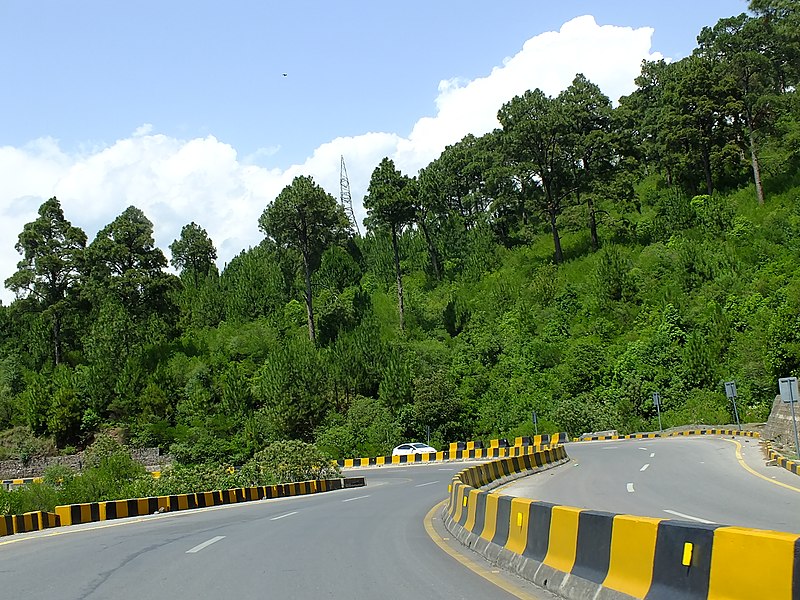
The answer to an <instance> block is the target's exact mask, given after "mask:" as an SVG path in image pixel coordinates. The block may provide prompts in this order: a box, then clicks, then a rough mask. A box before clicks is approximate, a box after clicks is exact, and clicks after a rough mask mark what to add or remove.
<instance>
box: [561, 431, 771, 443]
mask: <svg viewBox="0 0 800 600" xmlns="http://www.w3.org/2000/svg"><path fill="white" fill-rule="evenodd" d="M687 435H739V436H743V437H752V438H759V437H761V434H760V433H759V432H757V431H744V430H739V429H687V430H686V431H670V432H668V433H660V432H648V433H629V434H627V435H582V436H580V437H576V438H573V439H572V441H573V442H597V441H604V440H641V439H648V438H666V437H679V436H687Z"/></svg>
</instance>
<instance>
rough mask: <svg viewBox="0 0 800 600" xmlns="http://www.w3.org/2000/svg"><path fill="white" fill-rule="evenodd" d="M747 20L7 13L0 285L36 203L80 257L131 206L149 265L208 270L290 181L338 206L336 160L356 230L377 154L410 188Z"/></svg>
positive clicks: (618, 10) (362, 6)
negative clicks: (723, 26)
mask: <svg viewBox="0 0 800 600" xmlns="http://www.w3.org/2000/svg"><path fill="white" fill-rule="evenodd" d="M746 8H747V3H746V2H744V1H740V0H724V1H723V0H703V1H702V2H698V1H694V2H688V1H685V0H673V1H671V2H644V1H640V2H634V1H631V0H625V1H616V2H614V1H602V2H601V1H598V0H595V1H593V2H588V1H572V2H571V1H562V2H537V1H534V0H528V1H521V0H510V1H504V2H493V3H488V2H480V3H479V2H470V1H468V0H462V1H461V2H445V1H440V2H431V1H430V0H428V1H427V2H421V1H417V0H410V1H405V2H395V3H387V2H375V1H372V2H366V1H364V2H347V1H343V2H339V3H330V2H308V1H295V2H284V3H280V4H276V3H274V2H256V1H250V0H243V1H234V2H227V3H222V2H208V1H205V0H194V1H192V2H186V1H183V0H170V1H166V2H165V1H163V0H161V1H158V2H155V1H140V2H135V3H121V2H108V1H107V0H103V1H97V0H83V1H80V2H71V3H68V2H63V0H51V1H36V0H3V2H2V3H0V88H1V89H2V90H3V92H2V93H0V181H1V182H3V183H0V280H4V279H5V278H6V277H8V276H9V275H10V274H11V273H13V271H14V268H15V267H14V266H15V263H16V261H17V260H18V259H19V256H18V255H17V254H16V252H15V251H14V248H13V246H14V243H15V242H16V237H17V235H18V234H19V232H20V231H21V228H22V225H23V224H24V223H25V222H28V221H30V220H32V219H33V218H35V216H36V210H37V208H38V206H39V205H40V204H41V202H42V201H44V200H45V199H46V198H48V197H50V196H52V195H57V196H58V197H59V199H60V200H61V201H62V205H63V207H64V209H65V212H66V216H67V218H68V219H70V220H71V221H72V222H73V223H74V224H76V225H79V226H81V227H83V228H84V229H85V230H86V232H87V234H88V235H89V238H90V240H91V239H92V238H93V236H94V234H95V233H96V232H97V230H99V229H100V228H101V227H103V226H104V225H105V224H107V223H108V222H110V221H111V220H113V218H114V217H116V216H117V215H118V214H119V213H120V212H122V210H124V208H125V207H126V206H128V205H130V204H135V205H136V206H139V207H140V208H142V209H143V210H144V211H145V213H146V214H147V215H148V216H149V217H150V219H151V220H153V221H154V223H155V225H156V241H157V243H158V245H159V246H160V247H162V248H163V249H164V250H165V251H166V248H167V246H168V245H169V243H170V242H171V241H172V240H173V239H174V238H175V237H177V235H178V234H179V232H180V228H181V226H182V225H184V224H185V223H188V222H189V221H195V222H197V223H199V224H200V225H202V226H203V227H205V228H206V229H208V230H209V234H210V235H211V236H212V239H214V241H215V243H216V244H217V247H218V249H219V251H220V252H219V253H220V263H221V266H222V264H224V262H226V261H228V260H230V258H232V257H233V256H234V255H235V254H237V253H238V252H240V251H241V250H242V249H244V248H246V247H248V246H251V245H254V244H257V243H258V242H259V241H260V239H261V235H260V233H259V232H258V229H257V224H256V221H257V218H258V215H259V214H260V213H261V211H263V209H264V207H265V206H266V204H267V203H268V202H269V201H271V199H272V198H274V197H275V195H277V193H278V192H279V191H280V189H281V188H282V187H283V186H284V185H286V184H287V183H289V182H290V181H291V178H292V177H294V176H296V175H298V174H311V175H313V176H314V177H315V179H316V180H317V181H318V182H319V183H320V184H321V185H323V186H324V187H325V188H326V189H327V190H328V191H329V192H330V193H332V194H333V195H334V196H338V194H339V189H338V182H339V178H338V168H339V156H340V155H344V156H345V160H346V161H347V166H348V173H349V174H350V179H351V185H352V187H353V198H354V201H355V202H356V204H357V205H358V206H357V207H356V210H357V212H361V209H360V200H361V197H362V196H363V193H364V191H365V190H366V186H367V184H368V181H369V175H370V173H371V171H372V169H373V168H374V167H375V166H376V165H377V163H378V162H379V161H380V159H381V158H382V157H383V156H391V157H392V158H393V159H394V160H395V162H396V163H397V164H398V166H399V167H400V168H401V169H402V170H403V171H404V172H406V173H408V174H409V175H414V174H416V172H417V170H418V169H419V168H420V167H422V166H424V165H425V164H427V162H429V161H430V160H431V159H433V158H435V157H436V156H437V155H438V153H439V152H441V150H442V148H443V147H444V145H445V144H449V143H453V142H455V141H457V140H458V139H460V138H461V137H463V136H464V135H465V134H467V133H475V134H478V135H479V134H482V133H484V132H485V131H488V130H490V129H491V128H493V126H494V115H495V114H496V111H497V109H498V108H499V107H500V105H501V104H502V103H503V102H505V101H507V100H509V99H510V98H511V97H513V96H514V95H515V94H518V93H521V92H522V91H524V90H525V89H529V88H533V87H541V88H542V89H544V90H545V91H546V92H548V93H551V94H555V93H557V92H558V91H559V90H560V89H563V87H564V86H565V85H566V84H568V83H569V81H570V80H571V79H572V77H573V76H574V75H575V73H576V72H579V71H580V72H584V73H585V74H586V75H587V76H588V77H589V78H590V79H592V80H593V81H595V82H596V83H598V84H599V85H600V86H601V88H602V89H603V90H604V91H605V92H606V94H608V95H609V96H610V97H611V98H612V99H614V100H616V99H617V98H618V97H619V95H621V94H625V93H629V92H630V91H632V89H633V84H632V80H633V77H635V75H636V74H637V73H638V65H639V64H640V62H641V60H642V59H644V58H659V57H662V56H663V57H668V58H680V57H682V56H685V55H687V54H688V53H690V52H691V51H692V49H693V48H694V45H695V38H696V36H697V34H698V33H699V31H700V29H701V28H702V27H703V26H704V25H713V24H714V23H715V22H716V21H717V20H718V19H719V18H721V17H726V16H731V15H734V14H738V13H740V12H743V11H745V10H746ZM584 15H592V16H593V17H594V19H593V20H592V19H590V18H584V19H576V18H577V17H581V16H584ZM565 24H566V25H565ZM547 32H550V33H547ZM283 73H286V74H287V76H285V77H284V76H283ZM0 298H2V299H3V300H5V301H6V302H8V301H9V300H10V299H11V296H10V295H9V294H8V293H7V292H0Z"/></svg>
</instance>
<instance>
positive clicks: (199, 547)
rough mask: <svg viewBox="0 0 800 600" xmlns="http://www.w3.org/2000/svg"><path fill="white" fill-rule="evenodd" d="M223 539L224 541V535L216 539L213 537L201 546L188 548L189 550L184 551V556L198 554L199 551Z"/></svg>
mask: <svg viewBox="0 0 800 600" xmlns="http://www.w3.org/2000/svg"><path fill="white" fill-rule="evenodd" d="M224 539H225V536H224V535H218V536H217V537H213V538H211V539H210V540H206V541H205V542H203V543H202V544H197V546H195V547H194V548H190V549H189V550H187V551H186V554H196V553H198V552H200V550H202V549H203V548H208V547H209V546H210V545H211V544H214V543H216V542H218V541H220V540H224Z"/></svg>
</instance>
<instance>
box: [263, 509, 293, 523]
mask: <svg viewBox="0 0 800 600" xmlns="http://www.w3.org/2000/svg"><path fill="white" fill-rule="evenodd" d="M296 514H297V511H296V510H293V511H292V512H290V513H286V514H285V515H278V516H277V517H272V518H271V519H270V521H277V520H278V519H284V518H286V517H291V516H292V515H296Z"/></svg>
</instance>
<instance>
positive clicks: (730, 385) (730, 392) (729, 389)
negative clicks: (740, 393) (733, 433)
mask: <svg viewBox="0 0 800 600" xmlns="http://www.w3.org/2000/svg"><path fill="white" fill-rule="evenodd" d="M725 394H726V395H727V396H728V400H730V401H731V402H733V416H734V417H736V427H738V428H739V431H741V430H742V425H741V423H739V409H738V408H737V407H736V382H735V381H726V382H725Z"/></svg>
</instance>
